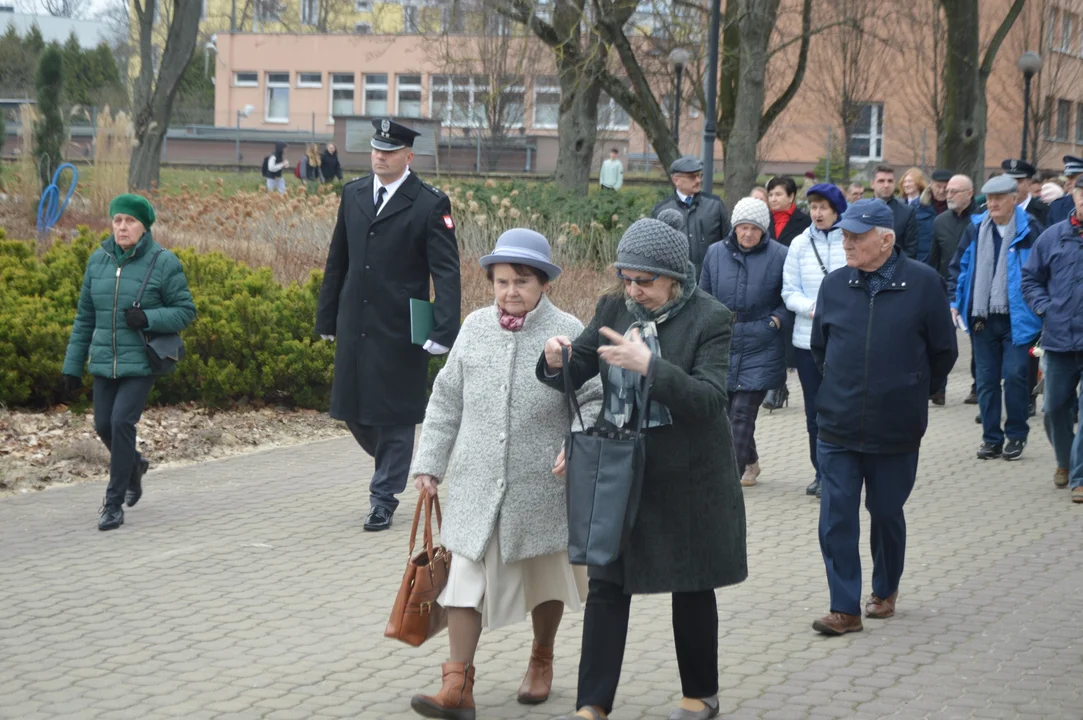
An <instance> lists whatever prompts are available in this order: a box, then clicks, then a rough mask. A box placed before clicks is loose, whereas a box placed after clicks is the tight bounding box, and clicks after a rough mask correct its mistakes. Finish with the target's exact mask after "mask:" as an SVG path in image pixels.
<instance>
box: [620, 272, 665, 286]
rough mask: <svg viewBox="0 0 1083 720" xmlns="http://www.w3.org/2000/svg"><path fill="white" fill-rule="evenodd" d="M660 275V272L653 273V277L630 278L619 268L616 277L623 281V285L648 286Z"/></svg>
mask: <svg viewBox="0 0 1083 720" xmlns="http://www.w3.org/2000/svg"><path fill="white" fill-rule="evenodd" d="M660 277H662V274H661V273H655V274H654V277H642V278H630V277H628V276H627V275H625V274H624V273H622V272H621V271H620V270H618V271H617V279H618V280H621V281H623V282H624V287H631V286H632V285H633V284H635V285H638V286H639V287H641V288H649V287H650V286H651V285H654V281H655V280H657V279H658V278H660Z"/></svg>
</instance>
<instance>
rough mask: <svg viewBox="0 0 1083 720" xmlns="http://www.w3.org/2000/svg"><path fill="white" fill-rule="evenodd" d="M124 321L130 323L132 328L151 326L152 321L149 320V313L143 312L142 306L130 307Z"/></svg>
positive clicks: (126, 311)
mask: <svg viewBox="0 0 1083 720" xmlns="http://www.w3.org/2000/svg"><path fill="white" fill-rule="evenodd" d="M124 322H126V323H128V327H130V328H131V329H132V330H143V329H145V328H148V327H150V321H149V320H147V314H146V313H145V312H143V310H142V309H141V308H134V307H130V308H128V309H127V310H125V311H124Z"/></svg>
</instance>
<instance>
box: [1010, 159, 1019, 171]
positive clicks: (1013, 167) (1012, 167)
mask: <svg viewBox="0 0 1083 720" xmlns="http://www.w3.org/2000/svg"><path fill="white" fill-rule="evenodd" d="M1009 167H1011V169H1012V170H1015V169H1016V168H1018V167H1019V161H1018V160H1012V164H1011V165H1010V166H1009Z"/></svg>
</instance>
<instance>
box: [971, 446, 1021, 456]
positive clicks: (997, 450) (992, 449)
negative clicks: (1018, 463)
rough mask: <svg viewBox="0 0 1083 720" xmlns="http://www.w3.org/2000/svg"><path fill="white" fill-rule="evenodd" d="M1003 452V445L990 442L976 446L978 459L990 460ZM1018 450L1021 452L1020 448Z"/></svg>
mask: <svg viewBox="0 0 1083 720" xmlns="http://www.w3.org/2000/svg"><path fill="white" fill-rule="evenodd" d="M1003 452H1004V446H1003V445H994V444H992V443H982V444H981V447H979V448H978V459H979V460H992V459H993V458H998V457H1000V456H1001V454H1002V453H1003ZM1019 452H1022V450H1020V451H1019Z"/></svg>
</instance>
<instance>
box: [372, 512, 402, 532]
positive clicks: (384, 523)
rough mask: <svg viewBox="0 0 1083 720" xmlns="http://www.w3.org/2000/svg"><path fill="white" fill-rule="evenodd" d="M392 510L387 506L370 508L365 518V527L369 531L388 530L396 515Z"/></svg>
mask: <svg viewBox="0 0 1083 720" xmlns="http://www.w3.org/2000/svg"><path fill="white" fill-rule="evenodd" d="M394 514H395V513H394V512H393V511H392V510H388V509H387V508H385V507H374V508H372V509H371V510H369V516H368V517H367V518H365V529H366V530H368V531H369V532H379V531H380V530H387V529H389V528H390V527H391V518H392V517H393V516H394Z"/></svg>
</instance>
